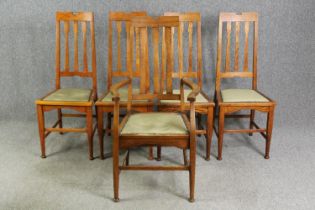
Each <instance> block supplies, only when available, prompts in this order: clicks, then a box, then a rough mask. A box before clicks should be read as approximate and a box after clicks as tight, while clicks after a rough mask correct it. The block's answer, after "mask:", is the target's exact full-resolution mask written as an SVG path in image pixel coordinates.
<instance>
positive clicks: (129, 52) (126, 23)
mask: <svg viewBox="0 0 315 210" xmlns="http://www.w3.org/2000/svg"><path fill="white" fill-rule="evenodd" d="M146 15H147V13H146V12H144V11H134V12H119V11H116V12H110V13H109V15H108V66H107V91H106V92H105V94H103V95H102V96H101V97H100V98H99V100H98V101H97V102H96V103H95V105H96V109H97V116H98V117H97V118H98V134H99V144H100V158H101V159H104V134H105V133H107V134H108V135H110V133H111V130H112V126H111V124H112V115H113V111H114V103H113V101H112V94H111V93H110V88H111V86H112V85H113V84H115V83H117V81H115V80H121V79H126V78H130V77H133V78H138V79H140V78H141V73H140V69H139V66H138V65H136V66H135V67H134V68H133V70H132V72H131V73H130V74H129V72H128V70H127V69H128V65H129V63H130V61H132V60H134V57H135V56H134V54H135V53H136V54H137V53H138V50H136V52H134V49H133V48H132V46H133V45H128V43H129V42H130V41H131V43H132V42H133V41H135V42H139V41H140V39H139V33H136V32H130V20H131V18H133V17H140V16H146ZM130 33H136V38H135V39H134V40H130ZM129 40H130V41H129ZM123 41H124V43H125V46H122V43H123ZM113 44H115V45H114V46H113ZM123 47H125V53H124V51H123ZM115 52H116V53H115ZM123 60H125V65H123ZM115 64H116V65H115ZM146 79H147V78H143V79H142V81H145V80H146ZM134 91H135V92H138V91H139V89H136V88H134ZM119 92H120V97H121V100H120V108H121V109H123V110H125V109H126V107H127V101H128V89H127V88H123V89H120V90H119ZM134 108H137V109H138V110H141V111H149V110H151V109H152V103H151V102H149V101H145V100H144V101H138V102H137V103H136V104H135V105H134ZM104 113H107V125H106V128H104V122H103V121H104V119H103V118H104V116H103V115H104ZM104 131H105V132H104ZM149 151H150V152H149V159H153V151H152V148H150V149H149Z"/></svg>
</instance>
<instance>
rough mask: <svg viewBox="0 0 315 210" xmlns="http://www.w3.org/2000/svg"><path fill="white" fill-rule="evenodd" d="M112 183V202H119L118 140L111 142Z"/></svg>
mask: <svg viewBox="0 0 315 210" xmlns="http://www.w3.org/2000/svg"><path fill="white" fill-rule="evenodd" d="M113 182H114V201H115V202H118V201H119V143H118V139H116V140H115V139H114V141H113Z"/></svg>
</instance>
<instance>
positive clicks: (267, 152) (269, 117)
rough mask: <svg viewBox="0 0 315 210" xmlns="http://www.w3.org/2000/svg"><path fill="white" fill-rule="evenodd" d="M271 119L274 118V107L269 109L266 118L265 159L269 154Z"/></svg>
mask: <svg viewBox="0 0 315 210" xmlns="http://www.w3.org/2000/svg"><path fill="white" fill-rule="evenodd" d="M273 117H274V107H273V106H272V107H271V108H270V109H269V112H268V116H267V138H266V151H265V159H269V158H270V157H269V152H270V144H271V136H272V128H273Z"/></svg>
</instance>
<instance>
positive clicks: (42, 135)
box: [36, 105, 46, 158]
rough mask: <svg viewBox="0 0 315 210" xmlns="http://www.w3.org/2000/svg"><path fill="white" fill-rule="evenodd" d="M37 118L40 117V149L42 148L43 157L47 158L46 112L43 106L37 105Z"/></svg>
mask: <svg viewBox="0 0 315 210" xmlns="http://www.w3.org/2000/svg"><path fill="white" fill-rule="evenodd" d="M36 108H37V119H38V131H39V139H40V149H41V153H42V155H41V157H42V158H46V151H45V114H44V111H43V106H41V105H37V106H36Z"/></svg>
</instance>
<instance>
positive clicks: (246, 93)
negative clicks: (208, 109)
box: [221, 89, 269, 102]
mask: <svg viewBox="0 0 315 210" xmlns="http://www.w3.org/2000/svg"><path fill="white" fill-rule="evenodd" d="M221 95H222V100H223V102H268V101H269V100H268V99H267V98H265V97H264V96H262V95H261V94H259V93H258V92H256V91H255V90H252V89H226V90H221Z"/></svg>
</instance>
